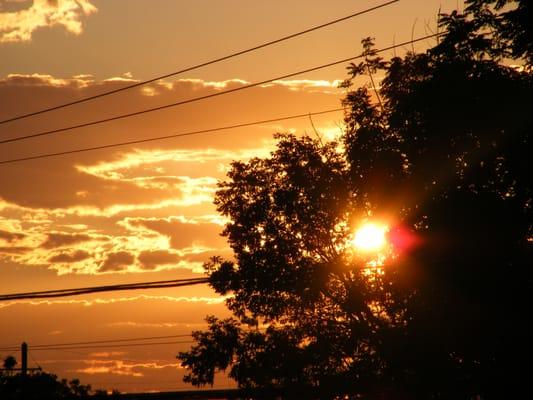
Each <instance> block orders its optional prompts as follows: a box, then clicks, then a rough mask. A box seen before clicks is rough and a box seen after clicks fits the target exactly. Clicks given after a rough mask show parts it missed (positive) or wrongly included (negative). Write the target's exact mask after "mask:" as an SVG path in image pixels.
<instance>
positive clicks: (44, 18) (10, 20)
mask: <svg viewBox="0 0 533 400" xmlns="http://www.w3.org/2000/svg"><path fill="white" fill-rule="evenodd" d="M96 11H97V9H96V7H95V6H94V5H93V4H91V2H90V1H89V0H58V1H50V0H34V1H33V4H32V5H31V6H30V7H29V8H26V9H22V10H18V11H14V12H5V13H0V43H8V42H25V41H29V40H31V38H32V35H33V32H34V31H35V30H36V29H38V28H44V27H54V26H62V27H63V28H65V29H66V30H67V31H68V32H70V33H73V34H75V35H79V34H81V32H82V30H83V28H82V23H81V18H82V16H85V15H90V14H93V13H95V12H96Z"/></svg>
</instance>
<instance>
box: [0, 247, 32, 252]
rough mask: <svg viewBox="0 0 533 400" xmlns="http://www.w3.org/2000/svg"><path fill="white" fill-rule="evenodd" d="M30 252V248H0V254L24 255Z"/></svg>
mask: <svg viewBox="0 0 533 400" xmlns="http://www.w3.org/2000/svg"><path fill="white" fill-rule="evenodd" d="M30 251H32V248H31V247H24V246H13V247H6V246H2V247H0V254H2V253H4V254H24V253H28V252H30Z"/></svg>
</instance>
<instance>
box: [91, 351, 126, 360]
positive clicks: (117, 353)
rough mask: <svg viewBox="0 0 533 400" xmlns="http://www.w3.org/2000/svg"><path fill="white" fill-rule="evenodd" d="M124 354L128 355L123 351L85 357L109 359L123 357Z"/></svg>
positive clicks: (99, 353)
mask: <svg viewBox="0 0 533 400" xmlns="http://www.w3.org/2000/svg"><path fill="white" fill-rule="evenodd" d="M125 354H128V353H127V352H125V351H101V352H97V353H89V354H88V355H87V357H101V358H109V357H118V356H123V355H125Z"/></svg>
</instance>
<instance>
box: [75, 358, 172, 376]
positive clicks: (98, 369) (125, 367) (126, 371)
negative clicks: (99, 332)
mask: <svg viewBox="0 0 533 400" xmlns="http://www.w3.org/2000/svg"><path fill="white" fill-rule="evenodd" d="M84 363H85V364H88V365H89V366H88V367H85V368H80V369H77V370H75V372H77V373H82V374H89V375H96V374H113V375H129V376H134V377H141V376H144V373H143V371H142V370H143V369H151V370H154V369H155V370H159V369H164V368H173V369H178V368H181V365H180V363H168V364H159V363H157V362H128V361H122V360H84Z"/></svg>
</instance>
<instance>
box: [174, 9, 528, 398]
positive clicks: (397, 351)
mask: <svg viewBox="0 0 533 400" xmlns="http://www.w3.org/2000/svg"><path fill="white" fill-rule="evenodd" d="M530 10H531V5H528V2H526V1H507V2H505V1H489V0H485V1H482V0H471V1H467V8H466V12H465V14H464V15H462V14H459V13H456V12H454V13H452V14H450V15H443V16H441V20H440V27H441V28H442V29H443V30H444V31H445V32H446V34H445V35H444V36H443V37H441V38H440V39H439V41H438V43H436V45H435V46H434V47H433V48H431V49H430V50H428V51H427V52H426V53H423V54H408V55H407V56H405V57H404V58H394V59H392V60H391V61H390V62H385V61H383V60H382V59H381V58H379V57H377V56H376V54H375V53H374V52H373V50H372V49H373V47H372V41H371V40H370V39H366V40H365V41H364V42H363V46H364V49H365V53H366V58H365V60H364V61H362V62H361V63H359V64H352V65H350V66H349V68H348V71H349V78H348V79H347V80H346V81H345V82H344V83H343V87H345V88H346V89H347V94H346V97H345V99H344V101H343V104H344V106H345V108H346V116H345V122H346V131H345V133H344V136H343V138H342V143H341V144H342V146H340V145H339V144H338V143H328V144H325V145H324V144H322V143H321V142H320V141H317V140H313V139H310V138H308V137H303V138H296V137H294V136H291V135H278V136H277V138H278V145H277V149H276V150H275V151H274V152H273V153H272V154H271V156H270V157H269V158H265V159H258V158H256V159H252V160H250V161H249V162H246V163H242V162H235V163H233V165H232V169H231V171H230V173H229V176H228V178H229V180H228V181H227V182H224V183H222V184H221V185H220V190H219V191H218V193H217V197H216V204H217V206H218V210H219V211H220V212H221V213H222V214H223V215H225V216H227V217H229V219H230V222H229V223H228V224H227V225H226V228H225V230H224V235H225V236H226V237H227V238H228V241H229V243H230V245H231V247H232V249H233V251H234V260H223V259H220V258H214V259H212V260H211V261H210V262H209V263H207V264H206V271H207V273H208V275H209V276H210V281H211V285H212V286H213V288H214V289H215V290H216V291H217V292H218V293H220V294H224V295H225V294H231V295H232V296H233V297H232V298H230V299H229V300H228V306H229V307H230V309H231V310H232V311H233V313H234V318H230V319H227V320H224V321H220V320H217V319H216V318H215V317H210V318H209V319H208V323H209V325H210V329H209V331H207V332H196V333H195V334H194V335H195V339H196V342H197V344H196V345H195V346H194V347H193V349H192V350H191V351H189V352H184V353H180V355H179V358H180V359H181V361H182V363H183V365H184V366H186V367H188V368H189V369H190V374H189V375H188V376H187V377H186V381H188V382H191V383H193V384H194V385H198V386H199V385H204V384H209V383H212V382H213V378H214V373H215V371H216V370H226V369H228V368H229V369H230V371H229V373H230V376H232V377H233V378H234V379H236V380H237V382H238V384H239V386H240V387H243V388H286V389H288V388H291V390H293V391H294V390H296V391H297V390H298V388H301V390H302V392H303V391H304V390H309V388H314V389H315V390H316V394H317V397H334V396H335V395H340V394H347V393H348V394H350V395H353V396H356V395H357V396H364V397H365V398H375V397H379V396H381V397H379V398H395V399H396V398H406V399H416V398H420V399H426V398H434V399H448V398H449V399H456V398H468V397H469V396H474V395H482V396H483V397H484V398H494V399H500V398H508V397H509V396H510V393H511V392H512V391H513V390H516V391H519V390H525V388H526V386H527V381H528V378H527V376H526V372H527V370H525V369H523V367H521V366H522V365H523V363H524V362H525V361H526V360H527V359H528V357H529V356H530V355H531V350H532V345H531V341H530V338H528V333H527V332H528V331H527V326H528V322H527V321H528V319H529V314H530V312H531V307H532V306H533V304H532V300H531V298H530V293H531V289H533V273H532V270H531V266H532V265H533V262H532V261H533V259H532V251H531V238H532V236H533V233H532V206H533V204H532V196H533V190H532V187H531V178H530V171H531V163H530V161H529V160H530V158H531V144H530V141H531V138H530V135H531V130H532V127H533V114H532V112H531V110H533V75H532V74H531V71H530V70H528V66H531V59H532V54H531V43H532V40H531V28H532V27H533V24H530V23H528V18H530V15H531V12H530ZM489 28H490V29H489ZM509 58H515V59H516V60H517V61H516V62H522V63H523V65H524V66H525V67H524V68H522V69H517V68H514V67H508V66H505V65H504V63H503V61H504V60H506V59H509ZM379 73H384V74H385V78H384V80H383V81H382V85H381V89H380V91H379V96H377V94H376V93H374V91H373V90H370V89H369V88H366V87H362V88H358V89H352V82H353V80H354V79H355V78H356V77H358V76H360V75H367V74H370V75H373V74H379ZM375 100H377V101H375ZM369 215H371V216H373V217H377V218H380V217H381V218H389V219H390V218H392V219H393V220H394V225H395V226H397V227H398V229H403V230H404V231H405V232H408V233H409V235H411V236H412V237H416V238H417V241H418V245H417V246H415V247H413V248H411V249H410V251H406V252H404V253H403V254H400V255H399V256H398V257H392V258H390V259H389V260H387V261H386V263H385V266H384V267H383V268H382V269H378V270H375V271H374V272H373V273H370V274H369V273H368V269H367V268H365V266H366V262H367V261H368V260H366V259H364V257H361V256H360V255H358V254H356V253H354V252H353V251H352V250H351V249H350V247H349V246H347V245H346V243H347V240H348V239H349V237H350V234H351V232H352V229H353V224H354V223H356V222H357V221H358V220H360V219H361V218H364V217H367V216H369ZM391 216H392V217H391ZM306 393H308V392H306Z"/></svg>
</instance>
